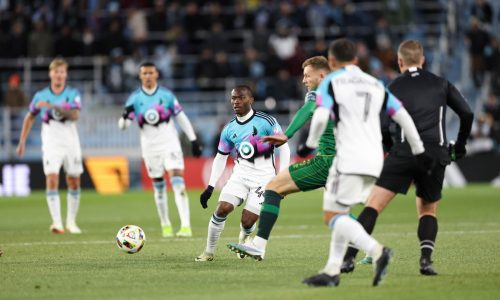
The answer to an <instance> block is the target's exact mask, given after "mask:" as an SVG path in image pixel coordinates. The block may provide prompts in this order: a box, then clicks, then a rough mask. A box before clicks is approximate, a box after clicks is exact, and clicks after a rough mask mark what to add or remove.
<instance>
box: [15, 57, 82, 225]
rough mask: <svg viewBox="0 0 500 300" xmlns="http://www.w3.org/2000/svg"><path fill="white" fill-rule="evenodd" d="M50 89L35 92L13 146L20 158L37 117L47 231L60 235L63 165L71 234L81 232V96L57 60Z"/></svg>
mask: <svg viewBox="0 0 500 300" xmlns="http://www.w3.org/2000/svg"><path fill="white" fill-rule="evenodd" d="M49 77H50V86H49V87H46V88H45V89H43V90H40V91H38V92H36V93H35V95H34V96H33V100H32V101H31V104H30V106H29V111H28V113H26V116H25V117H24V121H23V127H22V130H21V136H20V138H19V145H18V146H17V150H16V152H17V155H19V157H23V156H24V151H25V144H26V139H27V137H28V135H29V133H30V131H31V127H32V126H33V123H34V122H35V118H36V116H37V115H40V117H41V119H42V132H41V135H42V160H43V172H44V173H45V177H46V198H47V204H48V206H49V212H50V216H51V217H52V225H50V228H49V229H50V231H52V232H53V233H56V234H63V233H64V227H63V223H62V217H61V201H60V199H59V192H58V188H59V170H60V169H61V166H63V168H64V171H65V173H66V184H67V186H68V195H67V202H68V208H67V214H66V229H67V230H68V231H69V232H70V233H73V234H79V233H81V232H82V231H81V230H80V228H79V227H78V226H77V225H76V216H77V214H78V208H79V207H80V175H81V174H82V173H83V165H82V151H81V148H80V138H79V137H78V131H77V128H76V121H78V119H79V117H80V108H81V97H80V93H79V92H78V90H76V89H74V88H72V87H70V86H68V85H67V84H66V79H67V78H68V63H67V62H66V61H64V60H62V59H60V58H57V59H54V60H53V61H52V62H51V63H50V65H49Z"/></svg>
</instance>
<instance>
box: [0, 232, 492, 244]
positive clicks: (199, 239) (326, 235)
mask: <svg viewBox="0 0 500 300" xmlns="http://www.w3.org/2000/svg"><path fill="white" fill-rule="evenodd" d="M496 233H500V229H496V230H455V231H439V235H443V234H444V235H463V234H496ZM408 235H412V236H413V235H415V233H414V232H405V233H403V232H400V233H396V232H381V233H377V234H376V236H408ZM329 236H330V234H328V233H325V234H287V235H273V236H272V238H273V239H301V238H328V237H329ZM236 239H237V238H235V237H222V238H221V239H220V240H223V241H235V240H236ZM204 240H206V237H196V238H164V239H152V240H150V239H148V242H169V243H170V242H172V241H175V242H192V241H204ZM110 243H114V240H97V241H57V242H25V243H2V244H0V246H2V247H5V246H7V247H20V246H57V245H98V244H110Z"/></svg>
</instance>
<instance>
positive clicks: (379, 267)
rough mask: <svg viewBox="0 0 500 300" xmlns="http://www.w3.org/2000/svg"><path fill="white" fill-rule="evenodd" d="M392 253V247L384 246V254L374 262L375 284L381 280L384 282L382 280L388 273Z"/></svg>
mask: <svg viewBox="0 0 500 300" xmlns="http://www.w3.org/2000/svg"><path fill="white" fill-rule="evenodd" d="M392 255H393V252H392V250H391V249H389V248H387V247H384V248H383V249H382V254H381V255H380V257H379V258H378V259H377V260H376V261H375V263H374V264H373V271H374V276H373V286H377V285H379V284H380V282H382V280H383V279H384V277H385V275H386V274H387V266H388V265H389V262H390V261H391V258H392Z"/></svg>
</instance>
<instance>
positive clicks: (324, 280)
mask: <svg viewBox="0 0 500 300" xmlns="http://www.w3.org/2000/svg"><path fill="white" fill-rule="evenodd" d="M302 283H305V284H307V285H308V286H313V287H314V286H316V287H317V286H338V285H339V283H340V276H339V275H333V276H330V275H328V274H326V273H320V274H317V275H314V276H311V277H309V278H306V279H304V280H302Z"/></svg>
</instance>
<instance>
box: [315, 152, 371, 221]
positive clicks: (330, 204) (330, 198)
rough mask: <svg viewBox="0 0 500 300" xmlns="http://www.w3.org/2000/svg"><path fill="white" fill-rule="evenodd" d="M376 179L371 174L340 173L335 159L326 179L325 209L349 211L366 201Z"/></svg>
mask: <svg viewBox="0 0 500 300" xmlns="http://www.w3.org/2000/svg"><path fill="white" fill-rule="evenodd" d="M376 180H377V178H375V177H373V176H369V175H350V174H340V173H339V172H338V171H337V168H336V164H335V160H334V164H333V165H332V167H331V168H330V173H329V174H328V179H327V181H326V190H325V193H324V195H323V210H324V211H334V212H349V210H350V209H351V207H352V206H354V205H356V204H364V203H366V200H367V198H368V196H369V194H370V191H371V190H372V188H373V186H374V185H375V181H376Z"/></svg>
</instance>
